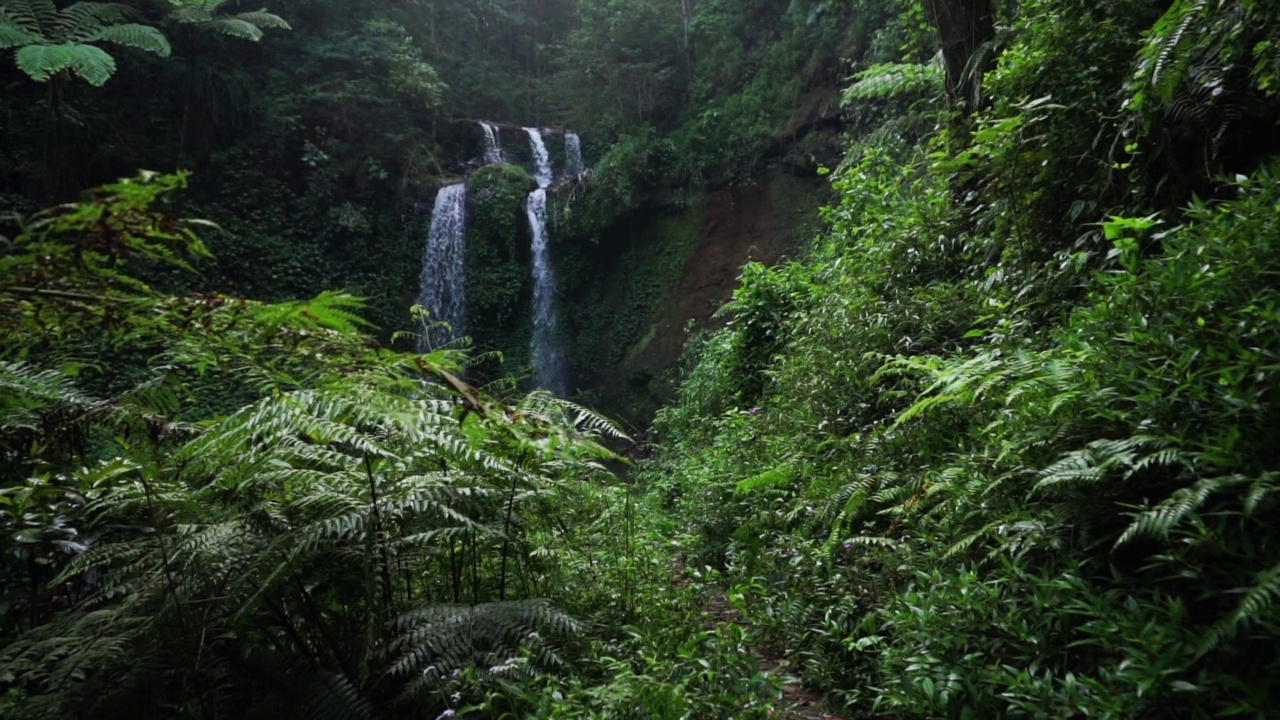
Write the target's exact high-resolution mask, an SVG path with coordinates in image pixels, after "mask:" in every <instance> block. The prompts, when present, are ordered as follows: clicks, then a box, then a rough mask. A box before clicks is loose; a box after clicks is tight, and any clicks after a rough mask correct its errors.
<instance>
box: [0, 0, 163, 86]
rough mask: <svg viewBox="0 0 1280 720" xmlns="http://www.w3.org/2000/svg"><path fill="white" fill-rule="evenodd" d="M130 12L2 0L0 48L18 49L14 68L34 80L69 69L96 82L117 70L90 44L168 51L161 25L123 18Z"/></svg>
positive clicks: (109, 5) (116, 7) (46, 79)
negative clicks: (144, 23)
mask: <svg viewBox="0 0 1280 720" xmlns="http://www.w3.org/2000/svg"><path fill="white" fill-rule="evenodd" d="M132 14H133V9H132V8H130V7H129V6H127V5H122V4H116V3H94V2H79V3H75V4H73V5H70V6H69V7H67V8H65V9H63V10H61V11H59V10H58V9H57V8H56V7H55V6H54V4H53V3H52V2H50V1H49V0H0V50H4V49H12V48H17V53H15V55H14V60H15V62H16V63H17V66H18V69H20V70H21V71H22V72H23V73H25V74H26V75H27V76H28V77H30V78H31V79H32V80H35V81H36V82H49V81H50V80H53V79H54V78H56V77H60V76H62V75H64V74H70V75H74V76H76V77H79V78H81V79H83V80H84V81H85V82H88V83H89V84H90V85H93V86H95V87H98V86H101V85H103V84H105V83H106V82H107V80H108V79H110V78H111V76H112V75H113V74H115V71H116V63H115V59H114V58H112V57H111V56H110V55H109V54H108V53H107V52H106V51H104V50H102V49H100V48H98V47H95V46H94V45H92V44H91V43H98V42H110V43H115V44H118V45H123V46H125V47H131V48H136V49H139V50H143V51H146V52H150V53H154V54H156V55H160V56H161V57H167V56H168V55H169V52H170V48H169V42H168V40H166V39H165V37H164V35H163V34H162V33H161V32H160V31H159V30H157V29H155V28H153V27H151V26H149V25H139V24H134V23H126V22H124V21H125V20H126V19H128V18H129V17H130V16H131V15H132Z"/></svg>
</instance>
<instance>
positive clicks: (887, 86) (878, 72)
mask: <svg viewBox="0 0 1280 720" xmlns="http://www.w3.org/2000/svg"><path fill="white" fill-rule="evenodd" d="M944 81H945V73H944V71H943V66H942V55H941V54H938V55H937V56H935V57H934V59H933V60H931V61H930V62H928V63H925V64H923V65H916V64H912V63H886V64H883V65H873V66H872V67H870V68H868V69H866V70H863V71H862V72H860V73H858V74H857V75H855V76H854V83H853V84H852V85H850V86H849V87H848V89H846V90H845V91H844V97H843V102H844V104H845V105H850V104H852V103H853V102H854V101H855V100H879V99H884V98H891V97H898V96H902V95H922V94H930V95H934V96H939V95H941V94H942V90H943V83H944Z"/></svg>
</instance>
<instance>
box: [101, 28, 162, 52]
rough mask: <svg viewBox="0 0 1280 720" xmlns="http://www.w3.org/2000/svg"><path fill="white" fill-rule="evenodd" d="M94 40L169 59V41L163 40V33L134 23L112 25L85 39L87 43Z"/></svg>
mask: <svg viewBox="0 0 1280 720" xmlns="http://www.w3.org/2000/svg"><path fill="white" fill-rule="evenodd" d="M95 40H100V41H103V42H110V43H115V44H117V45H124V46H126V47H131V48H137V49H138V50H145V51H147V52H149V53H155V54H156V55H159V56H160V57H169V52H170V47H169V41H168V40H167V39H166V38H165V36H164V33H162V32H160V31H159V30H157V29H155V28H153V27H151V26H150V25H138V24H135V23H125V24H124V25H112V26H110V27H105V28H102V29H101V30H99V31H97V32H95V33H93V34H92V35H91V36H90V37H89V38H87V39H86V41H87V42H92V41H95Z"/></svg>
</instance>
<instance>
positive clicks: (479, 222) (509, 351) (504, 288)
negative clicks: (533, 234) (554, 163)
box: [467, 165, 537, 369]
mask: <svg viewBox="0 0 1280 720" xmlns="http://www.w3.org/2000/svg"><path fill="white" fill-rule="evenodd" d="M535 187H537V185H536V183H534V181H533V179H532V178H530V177H529V173H528V172H526V171H525V170H524V169H523V168H520V167H517V166H515V165H489V166H487V167H484V168H481V169H480V170H477V171H476V173H475V174H474V175H472V176H471V180H470V183H469V184H468V188H467V204H468V214H469V220H468V226H467V306H468V314H469V316H470V318H471V321H470V322H469V323H468V325H469V332H470V334H471V336H472V339H473V340H474V341H475V345H476V347H477V348H478V349H479V350H481V351H499V352H501V353H503V355H504V356H505V357H506V358H507V360H508V363H509V364H514V365H516V366H519V365H520V364H522V362H524V361H526V358H525V356H526V355H527V352H528V351H527V346H528V344H529V343H528V341H529V333H530V331H531V330H530V328H529V327H528V325H529V323H528V317H527V315H528V313H527V312H525V309H526V308H528V306H529V302H528V297H529V296H530V294H531V293H532V289H531V288H530V275H531V271H530V259H529V230H528V220H527V219H526V215H525V209H524V208H525V198H526V197H527V196H528V194H529V192H530V191H531V190H532V189H533V188H535ZM508 369H510V368H508Z"/></svg>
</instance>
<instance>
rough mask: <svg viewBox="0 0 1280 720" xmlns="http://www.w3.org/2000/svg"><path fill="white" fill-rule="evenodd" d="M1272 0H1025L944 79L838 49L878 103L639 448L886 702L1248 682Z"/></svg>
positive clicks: (673, 497) (946, 713) (808, 658)
mask: <svg viewBox="0 0 1280 720" xmlns="http://www.w3.org/2000/svg"><path fill="white" fill-rule="evenodd" d="M1275 20H1276V18H1275V16H1274V10H1272V9H1271V8H1270V7H1269V6H1266V5H1265V4H1256V3H1247V2H1241V3H1230V2H1227V3H1203V2H1176V3H1173V4H1172V6H1171V7H1169V8H1168V9H1167V10H1165V11H1164V12H1163V14H1161V13H1159V12H1153V9H1152V8H1151V7H1150V6H1149V5H1148V4H1147V3H1140V2H1133V3H1124V2H1120V3H1102V4H1097V3H1081V2H1076V1H1075V0H1038V1H1037V2H1027V3H1022V4H1020V6H1019V7H1018V8H1017V10H1016V11H1015V12H1013V13H1011V14H1003V15H1001V16H1000V17H999V21H1000V22H999V25H998V28H997V30H996V32H995V34H994V36H993V38H992V40H991V42H992V44H993V50H991V51H990V52H992V53H997V54H995V55H994V56H993V58H992V63H993V64H992V67H991V70H990V71H989V72H988V73H987V74H986V75H985V77H983V80H982V88H983V92H982V96H983V97H982V98H981V99H980V100H979V102H977V103H976V104H975V103H974V100H973V97H972V95H969V94H964V93H954V94H953V93H952V92H950V88H949V87H948V86H945V85H943V84H942V83H939V82H937V80H930V76H931V74H932V75H933V77H940V75H941V73H940V72H939V71H936V70H931V69H930V66H929V64H928V63H925V64H921V65H916V66H912V65H903V64H897V65H890V66H881V67H877V68H872V69H871V70H868V71H867V72H864V73H862V74H861V75H859V77H858V81H857V84H856V85H855V86H854V87H853V88H852V89H851V90H850V92H849V93H848V94H847V97H848V101H849V102H852V103H865V102H868V101H870V100H876V99H881V100H880V102H883V103H887V107H888V108H891V109H895V110H894V113H896V114H890V115H889V116H887V119H884V120H883V122H882V124H879V125H878V126H876V125H871V124H868V125H864V126H863V127H862V132H863V133H865V134H863V135H862V136H861V138H860V139H859V141H858V142H857V144H856V145H855V146H854V147H853V148H852V151H851V152H850V153H849V155H848V157H847V159H846V161H845V162H844V163H843V164H842V165H841V166H840V167H839V168H838V169H837V170H836V171H835V172H834V175H833V179H834V183H835V186H836V188H837V189H838V191H839V193H840V196H841V199H840V202H839V203H838V204H836V205H834V206H832V207H831V208H829V209H828V210H827V212H826V219H827V221H828V223H829V226H830V229H829V231H828V232H827V233H826V234H825V235H824V236H823V237H822V238H821V239H820V240H819V241H818V242H817V243H816V244H815V246H814V248H813V250H812V252H811V254H810V255H809V257H807V258H806V259H805V260H804V261H803V262H796V263H791V264H788V265H785V266H783V267H779V268H774V269H768V268H764V267H758V266H752V267H748V268H746V270H745V271H744V275H743V286H742V288H741V289H740V290H739V291H738V293H737V295H736V298H735V300H734V302H733V303H732V305H731V306H730V307H729V308H728V309H727V310H728V312H729V313H730V314H731V317H732V321H731V327H729V328H728V329H726V330H724V331H722V332H719V333H716V334H713V335H710V336H708V337H706V338H704V339H703V340H702V341H701V342H700V344H699V346H698V347H697V348H696V350H695V358H696V363H695V365H694V366H693V367H692V368H691V370H690V373H689V375H688V379H687V380H686V382H685V385H684V388H683V391H682V399H681V401H680V403H679V404H678V405H677V406H675V407H673V408H670V409H668V410H666V411H664V413H663V415H662V417H661V420H660V422H659V429H660V431H661V436H662V438H663V439H664V443H663V452H662V458H661V461H660V462H659V464H658V465H657V466H656V467H655V468H654V469H653V470H651V471H650V472H649V473H648V474H647V476H646V477H647V478H648V479H649V482H650V483H652V484H653V485H654V486H655V491H656V492H660V493H661V494H662V496H663V498H664V499H665V501H666V502H667V503H668V506H669V507H672V508H673V509H674V510H675V512H677V513H678V514H679V515H680V516H681V517H684V518H687V520H688V522H689V524H690V528H691V532H690V534H689V536H688V537H687V540H686V543H687V549H688V552H689V553H690V554H691V557H692V558H696V562H697V563H698V564H708V565H713V566H717V567H721V568H724V569H727V570H728V572H729V573H730V577H732V578H733V581H734V583H736V584H737V586H738V587H739V588H740V589H741V590H742V592H744V593H745V594H746V595H747V596H748V597H749V599H748V600H747V601H746V602H745V603H744V607H745V609H746V612H747V616H748V618H750V619H751V620H752V621H753V622H754V623H756V624H757V625H759V626H760V627H763V628H770V629H771V630H772V632H773V633H774V634H775V635H776V637H778V638H779V639H780V640H782V641H784V642H786V643H787V644H788V645H789V648H790V650H789V653H790V659H791V661H792V662H793V663H794V667H796V668H797V669H798V670H799V671H800V672H802V673H803V674H804V676H805V678H806V680H807V681H808V682H810V683H813V684H814V685H816V686H818V687H821V688H824V689H827V690H829V691H831V692H834V693H835V694H836V695H837V696H838V697H839V698H840V702H841V704H846V705H848V706H849V707H850V708H854V709H857V710H860V711H863V712H879V713H886V714H888V715H891V716H901V717H955V718H966V717H1004V716H1011V717H1114V718H1128V717H1204V718H1208V717H1227V716H1242V717H1265V716H1267V715H1268V714H1269V713H1270V712H1271V710H1270V708H1271V707H1272V706H1273V705H1274V702H1275V696H1276V692H1277V690H1278V688H1277V687H1276V686H1275V683H1274V676H1275V670H1276V667H1277V665H1276V664H1277V662H1280V658H1278V657H1277V656H1276V654H1275V647H1276V644H1275V640H1276V637H1275V628H1276V623H1277V620H1278V619H1280V618H1278V617H1277V615H1276V610H1275V599H1276V597H1277V592H1278V591H1280V585H1277V582H1276V577H1277V575H1276V573H1277V567H1280V566H1278V565H1277V563H1278V562H1280V556H1277V554H1276V549H1277V544H1276V537H1275V532H1274V529H1273V528H1274V527H1275V525H1276V520H1277V515H1276V512H1277V505H1276V501H1275V495H1274V491H1275V489H1276V484H1275V483H1276V470H1277V457H1276V454H1275V449H1274V443H1273V442H1272V436H1273V435H1274V430H1269V429H1268V428H1274V427H1275V426H1276V422H1277V420H1280V416H1278V415H1277V412H1278V410H1277V407H1278V406H1277V397H1276V395H1275V387H1276V377H1275V373H1276V369H1277V365H1276V358H1277V355H1278V354H1280V335H1277V334H1276V327H1277V325H1276V321H1277V316H1276V311H1277V307H1280V305H1277V301H1278V300H1280V298H1278V297H1277V295H1276V289H1275V284H1274V282H1273V281H1272V280H1273V275H1274V273H1275V272H1276V268H1277V267H1280V255H1278V254H1277V253H1278V252H1280V236H1277V226H1276V213H1277V210H1278V209H1280V205H1278V204H1277V202H1278V201H1280V185H1278V184H1277V174H1276V173H1277V170H1276V167H1275V164H1274V161H1273V160H1272V158H1271V157H1270V153H1272V152H1274V150H1275V149H1276V143H1275V141H1276V139H1277V136H1276V134H1275V130H1274V128H1275V124H1276V121H1277V119H1278V118H1280V104H1278V103H1277V102H1276V98H1275V95H1274V92H1273V91H1272V90H1271V88H1272V86H1273V84H1274V83H1275V82H1276V80H1277V75H1276V66H1275V64H1274V51H1273V49H1272V48H1273V47H1274V42H1275V41H1276V39H1277V35H1276V33H1277V26H1276V24H1275ZM903 100H914V103H913V104H911V105H909V106H908V105H906V104H895V103H902V101H903ZM1228 106H1229V107H1230V108H1231V109H1230V110H1229V111H1228V110H1227V109H1226V108H1227V107H1228ZM920 113H925V114H926V116H927V117H929V118H931V120H932V122H933V125H932V127H933V128H939V129H933V130H931V129H930V125H928V124H922V123H920V122H919V121H918V120H917V119H916V116H917V115H918V114H920ZM1246 138H1249V140H1248V141H1246V140H1245V139H1246Z"/></svg>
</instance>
